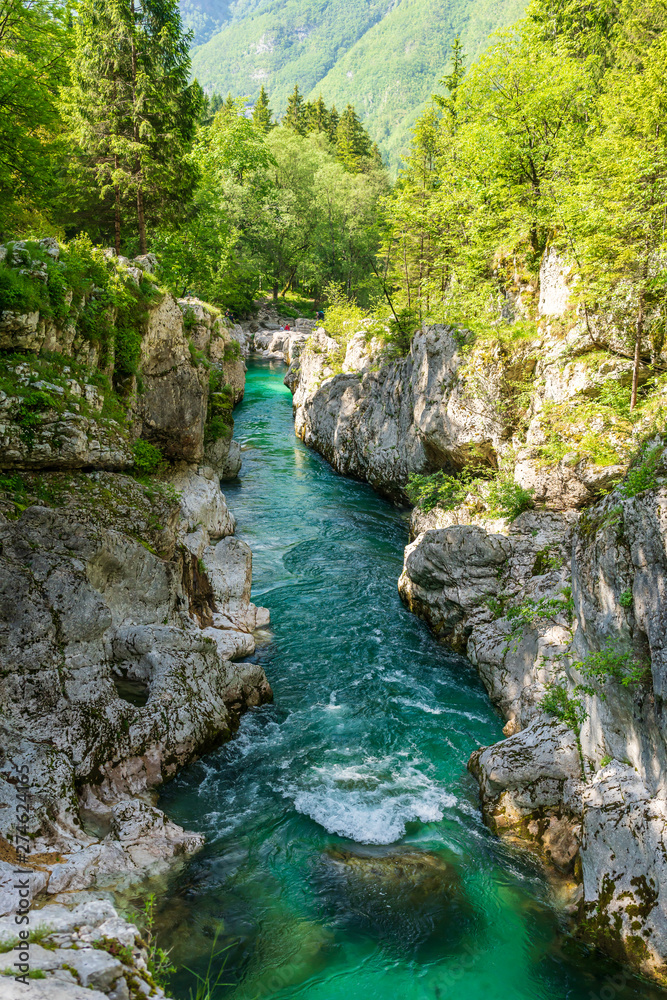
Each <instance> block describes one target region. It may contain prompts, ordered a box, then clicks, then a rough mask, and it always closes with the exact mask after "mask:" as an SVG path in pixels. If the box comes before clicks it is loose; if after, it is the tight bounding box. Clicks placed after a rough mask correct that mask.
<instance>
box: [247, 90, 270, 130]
mask: <svg viewBox="0 0 667 1000" xmlns="http://www.w3.org/2000/svg"><path fill="white" fill-rule="evenodd" d="M252 120H253V121H254V123H255V125H257V126H259V128H261V130H262V131H263V132H268V131H269V129H271V128H273V112H272V111H271V108H270V107H269V95H268V94H267V92H266V91H265V90H264V84H262V88H261V90H260V92H259V97H258V98H257V100H256V101H255V106H254V108H253V109H252Z"/></svg>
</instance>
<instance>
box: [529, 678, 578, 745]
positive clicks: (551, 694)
mask: <svg viewBox="0 0 667 1000" xmlns="http://www.w3.org/2000/svg"><path fill="white" fill-rule="evenodd" d="M540 708H541V709H542V710H543V711H544V712H547V713H548V714H549V715H554V716H555V717H556V718H557V719H559V720H560V722H564V723H565V724H566V725H567V726H569V727H570V729H574V731H575V733H578V732H579V727H580V726H581V724H582V723H583V722H585V721H586V709H585V708H584V706H583V705H582V703H581V699H580V698H570V696H569V695H568V693H567V688H566V687H565V685H564V684H547V686H546V694H545V695H544V697H543V698H542V701H541V702H540Z"/></svg>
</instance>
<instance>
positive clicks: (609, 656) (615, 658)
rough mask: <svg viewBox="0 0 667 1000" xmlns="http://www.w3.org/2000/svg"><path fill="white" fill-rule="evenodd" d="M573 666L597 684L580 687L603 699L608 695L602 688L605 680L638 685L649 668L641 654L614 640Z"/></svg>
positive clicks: (642, 681) (627, 685)
mask: <svg viewBox="0 0 667 1000" xmlns="http://www.w3.org/2000/svg"><path fill="white" fill-rule="evenodd" d="M573 666H574V668H575V669H576V670H578V671H579V673H581V675H582V676H583V677H585V678H586V679H587V680H589V681H592V682H594V683H595V685H596V687H592V686H591V685H581V686H580V689H581V690H583V691H585V692H586V693H588V694H597V695H598V696H599V697H600V698H602V699H604V698H605V697H606V695H605V693H604V691H601V690H600V685H601V684H604V683H605V681H608V680H614V681H617V682H618V683H619V684H622V685H623V687H636V686H637V685H640V684H643V683H644V681H645V680H646V678H647V674H648V670H649V664H648V663H647V662H646V661H645V660H644V659H642V657H641V656H639V655H638V654H637V653H634V652H632V651H631V650H627V649H623V648H622V647H620V646H618V645H617V644H615V643H613V642H608V643H607V644H606V645H605V646H603V647H602V649H600V650H598V651H597V652H593V653H589V655H588V656H587V657H586V658H585V659H584V660H582V661H580V662H578V663H575V664H574V665H573Z"/></svg>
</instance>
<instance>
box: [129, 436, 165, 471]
mask: <svg viewBox="0 0 667 1000" xmlns="http://www.w3.org/2000/svg"><path fill="white" fill-rule="evenodd" d="M132 451H133V453H134V471H135V472H136V473H138V474H139V475H147V476H150V475H153V474H154V473H156V472H157V471H158V470H159V469H160V468H162V467H163V466H164V464H165V460H164V457H163V455H162V452H161V451H160V449H159V448H157V447H156V446H155V445H154V444H151V443H150V441H144V439H143V438H139V439H138V440H137V441H135V442H134V444H133V445H132Z"/></svg>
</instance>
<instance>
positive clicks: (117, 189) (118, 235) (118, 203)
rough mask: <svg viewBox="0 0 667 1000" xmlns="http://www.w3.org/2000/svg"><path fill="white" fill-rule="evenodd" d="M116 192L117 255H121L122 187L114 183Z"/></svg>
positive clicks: (115, 226) (115, 228)
mask: <svg viewBox="0 0 667 1000" xmlns="http://www.w3.org/2000/svg"><path fill="white" fill-rule="evenodd" d="M114 193H115V196H116V205H115V210H114V232H115V244H116V256H117V257H120V188H119V187H118V185H117V184H116V185H114Z"/></svg>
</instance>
